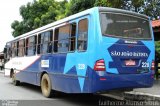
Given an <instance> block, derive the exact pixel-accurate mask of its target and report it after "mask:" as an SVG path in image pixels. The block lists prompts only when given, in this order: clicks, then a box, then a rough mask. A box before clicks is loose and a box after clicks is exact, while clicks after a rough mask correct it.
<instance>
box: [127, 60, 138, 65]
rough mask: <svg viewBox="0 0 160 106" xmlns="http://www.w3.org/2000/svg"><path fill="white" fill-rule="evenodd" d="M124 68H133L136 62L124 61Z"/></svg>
mask: <svg viewBox="0 0 160 106" xmlns="http://www.w3.org/2000/svg"><path fill="white" fill-rule="evenodd" d="M125 65H126V66H135V65H136V62H135V61H134V60H125Z"/></svg>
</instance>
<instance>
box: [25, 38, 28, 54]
mask: <svg viewBox="0 0 160 106" xmlns="http://www.w3.org/2000/svg"><path fill="white" fill-rule="evenodd" d="M25 55H26V56H27V55H28V38H27V39H26V47H25Z"/></svg>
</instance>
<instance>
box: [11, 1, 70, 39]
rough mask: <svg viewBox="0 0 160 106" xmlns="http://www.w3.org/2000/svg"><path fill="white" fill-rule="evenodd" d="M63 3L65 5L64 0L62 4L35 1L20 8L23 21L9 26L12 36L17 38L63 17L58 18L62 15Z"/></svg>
mask: <svg viewBox="0 0 160 106" xmlns="http://www.w3.org/2000/svg"><path fill="white" fill-rule="evenodd" d="M65 3H67V1H66V0H65V1H62V2H57V1H54V0H39V1H36V0H35V1H34V2H33V3H28V4H27V5H23V6H21V7H20V15H21V16H22V19H23V20H22V21H21V22H19V21H17V20H16V21H14V22H13V23H12V24H11V27H12V28H13V32H12V35H13V36H14V37H16V36H19V35H21V34H24V33H26V32H29V31H31V30H34V29H36V28H39V27H41V26H44V25H46V24H48V23H51V22H53V21H55V20H57V19H59V18H62V17H64V16H61V17H60V16H59V14H60V13H61V14H64V12H63V10H65V5H64V4H65ZM59 11H60V12H59Z"/></svg>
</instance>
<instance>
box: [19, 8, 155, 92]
mask: <svg viewBox="0 0 160 106" xmlns="http://www.w3.org/2000/svg"><path fill="white" fill-rule="evenodd" d="M93 17H94V18H93ZM83 18H88V21H89V23H88V24H89V30H88V47H87V51H85V52H78V51H77V50H76V51H74V52H73V53H61V54H47V55H42V56H40V58H39V59H37V60H36V61H35V62H34V63H33V64H32V65H30V66H29V67H28V68H26V69H25V70H23V71H20V72H19V73H17V74H16V76H17V79H19V80H20V81H22V82H23V81H24V82H28V83H31V84H35V85H40V79H41V74H42V72H47V73H48V74H49V77H50V79H51V81H52V89H54V90H58V91H62V92H66V93H95V92H99V91H106V90H112V89H121V88H122V89H123V88H141V87H151V86H152V85H153V78H152V75H153V72H152V71H151V70H150V68H151V62H152V61H153V60H154V55H155V54H154V41H153V40H146V41H143V40H138V41H136V43H135V44H128V43H126V41H127V40H124V39H120V38H111V37H107V36H102V34H101V29H100V21H99V11H98V8H95V9H93V10H92V11H91V13H90V14H89V15H87V16H85V17H80V18H77V19H75V22H78V21H79V20H80V19H83ZM76 36H77V35H76ZM152 36H153V35H152ZM100 59H104V61H105V67H106V71H105V74H104V75H103V76H100V75H99V74H98V73H97V72H96V71H95V70H94V64H95V62H96V61H97V60H100ZM129 59H132V60H135V62H136V65H135V66H130V67H129V66H125V60H129ZM42 60H49V63H48V64H49V67H47V68H46V67H45V68H44V67H41V61H42ZM142 62H144V63H145V62H148V63H149V67H148V69H147V70H148V72H145V70H144V71H143V68H142V65H143V64H142ZM83 65H84V66H83ZM139 70H140V73H139ZM102 79H103V80H102Z"/></svg>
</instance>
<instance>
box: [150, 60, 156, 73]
mask: <svg viewBox="0 0 160 106" xmlns="http://www.w3.org/2000/svg"><path fill="white" fill-rule="evenodd" d="M151 70H152V71H154V70H155V62H154V61H152V64H151Z"/></svg>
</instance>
